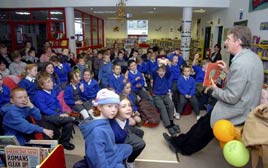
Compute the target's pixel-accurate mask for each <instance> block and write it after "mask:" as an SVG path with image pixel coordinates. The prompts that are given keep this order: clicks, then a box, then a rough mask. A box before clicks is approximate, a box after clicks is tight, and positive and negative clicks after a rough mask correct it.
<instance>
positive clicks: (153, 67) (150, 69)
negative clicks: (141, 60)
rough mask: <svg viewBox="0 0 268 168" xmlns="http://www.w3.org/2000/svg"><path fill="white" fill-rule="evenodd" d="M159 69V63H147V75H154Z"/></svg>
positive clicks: (150, 61)
mask: <svg viewBox="0 0 268 168" xmlns="http://www.w3.org/2000/svg"><path fill="white" fill-rule="evenodd" d="M157 68H158V64H157V61H156V60H155V61H154V62H152V60H149V61H148V62H147V70H146V71H147V74H150V75H152V73H153V72H155V71H156V70H157Z"/></svg>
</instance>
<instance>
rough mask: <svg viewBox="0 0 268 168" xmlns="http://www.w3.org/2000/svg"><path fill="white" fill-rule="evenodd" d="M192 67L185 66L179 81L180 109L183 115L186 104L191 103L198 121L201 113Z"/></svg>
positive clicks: (179, 111)
mask: <svg viewBox="0 0 268 168" xmlns="http://www.w3.org/2000/svg"><path fill="white" fill-rule="evenodd" d="M190 74H191V67H189V66H185V67H183V75H181V76H180V77H179V79H178V90H179V92H180V101H179V107H178V113H179V115H180V114H181V113H182V111H183V108H184V106H185V104H186V103H187V102H188V101H189V102H190V103H191V106H192V108H193V110H194V112H195V114H196V119H197V120H199V118H200V115H199V113H200V111H199V105H198V100H197V98H196V96H195V93H196V92H195V80H194V78H193V77H191V76H190Z"/></svg>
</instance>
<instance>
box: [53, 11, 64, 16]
mask: <svg viewBox="0 0 268 168" xmlns="http://www.w3.org/2000/svg"><path fill="white" fill-rule="evenodd" d="M50 14H51V15H62V12H59V11H50Z"/></svg>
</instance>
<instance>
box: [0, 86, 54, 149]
mask: <svg viewBox="0 0 268 168" xmlns="http://www.w3.org/2000/svg"><path fill="white" fill-rule="evenodd" d="M10 102H11V104H6V105H5V106H3V107H2V108H1V110H0V112H1V115H2V116H3V127H4V132H5V135H15V136H16V138H17V139H18V141H19V142H20V144H21V145H24V144H25V143H26V142H27V140H30V137H31V136H30V134H32V133H35V132H41V133H44V134H46V135H47V136H48V137H50V138H52V137H53V131H52V130H49V129H45V128H43V127H40V126H38V125H36V124H32V123H29V121H28V120H27V118H28V117H29V116H32V117H33V118H34V119H35V120H41V113H40V111H39V109H38V108H36V107H34V105H33V104H32V103H31V101H30V99H29V97H28V95H27V92H26V90H25V89H23V88H15V89H13V90H12V91H11V101H10Z"/></svg>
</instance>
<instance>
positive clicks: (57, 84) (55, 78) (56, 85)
mask: <svg viewBox="0 0 268 168" xmlns="http://www.w3.org/2000/svg"><path fill="white" fill-rule="evenodd" d="M55 75H56V76H54V75H50V76H51V79H52V81H53V89H54V90H55V91H56V93H57V95H59V93H60V91H61V83H60V79H59V78H58V76H57V74H55Z"/></svg>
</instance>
